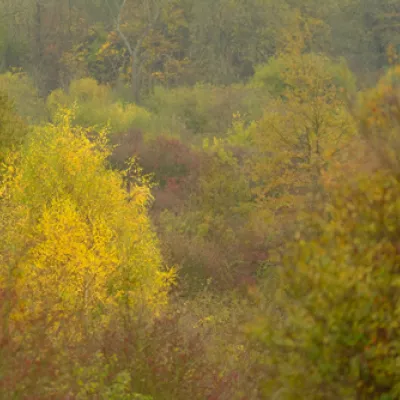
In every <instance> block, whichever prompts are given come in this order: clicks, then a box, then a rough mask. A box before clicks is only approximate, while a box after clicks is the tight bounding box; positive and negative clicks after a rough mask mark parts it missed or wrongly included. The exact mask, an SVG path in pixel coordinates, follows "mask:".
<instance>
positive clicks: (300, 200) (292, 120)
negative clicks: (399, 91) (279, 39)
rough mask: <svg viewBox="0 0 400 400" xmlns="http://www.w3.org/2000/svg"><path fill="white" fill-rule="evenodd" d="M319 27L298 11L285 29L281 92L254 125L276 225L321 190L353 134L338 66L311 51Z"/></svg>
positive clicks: (260, 183)
mask: <svg viewBox="0 0 400 400" xmlns="http://www.w3.org/2000/svg"><path fill="white" fill-rule="evenodd" d="M319 28H320V24H319V21H318V20H311V19H307V20H305V19H303V18H301V17H300V16H298V18H297V26H295V27H294V28H292V30H290V31H286V32H283V35H284V38H285V41H284V43H285V45H284V47H282V48H281V50H280V51H279V53H278V55H277V59H278V60H279V63H278V64H279V67H280V71H279V75H280V80H281V82H282V88H283V89H282V91H281V95H280V96H279V97H278V98H276V99H274V100H273V101H271V102H270V103H269V105H268V108H267V109H266V110H265V112H264V115H263V117H262V118H261V120H260V121H258V123H257V124H253V126H252V127H251V128H250V129H251V130H252V136H253V143H254V145H255V147H256V149H257V150H256V151H257V155H256V157H255V161H251V166H250V168H251V171H252V178H253V180H254V181H255V186H256V188H255V193H256V195H257V197H258V199H259V200H260V201H261V207H262V210H263V213H264V214H265V217H266V218H267V221H268V222H269V223H272V225H273V226H274V225H275V224H274V221H275V222H277V220H278V221H279V222H280V223H282V220H285V219H288V218H289V219H290V218H292V217H293V216H292V213H291V212H292V211H295V210H298V209H299V207H302V206H304V205H305V204H306V200H307V199H308V198H309V196H310V195H315V194H317V193H318V191H319V187H320V178H321V173H322V171H323V170H324V169H326V168H327V167H328V164H329V160H330V159H331V158H332V157H334V156H335V155H337V154H338V153H339V152H340V150H341V149H342V148H343V147H344V146H346V143H347V141H348V140H349V138H350V137H351V136H352V135H353V133H354V123H353V121H352V118H351V116H350V114H349V113H348V112H347V109H346V101H345V95H344V93H343V92H344V90H343V89H342V88H340V87H338V86H337V85H336V84H335V81H336V80H337V76H335V74H334V73H333V71H337V70H338V69H337V68H333V67H332V65H333V63H332V61H330V60H329V59H328V58H327V57H326V56H324V55H322V54H315V53H310V52H308V49H309V48H310V45H309V43H310V42H311V41H312V40H313V34H314V32H316V31H317V30H318V29H319ZM344 72H347V71H345V70H344Z"/></svg>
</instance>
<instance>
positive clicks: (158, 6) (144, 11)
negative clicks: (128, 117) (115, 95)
mask: <svg viewBox="0 0 400 400" xmlns="http://www.w3.org/2000/svg"><path fill="white" fill-rule="evenodd" d="M106 3H107V5H108V7H109V9H110V13H111V15H112V16H113V18H114V25H115V30H116V31H117V32H118V35H119V36H120V38H121V40H122V41H123V43H124V45H125V48H126V50H127V51H128V53H129V57H130V59H131V85H132V92H133V97H134V99H135V101H136V103H140V93H141V87H140V84H141V68H142V62H143V59H142V53H141V51H142V46H143V42H144V41H145V40H146V39H147V38H148V36H149V35H150V33H151V31H152V29H154V27H155V25H156V24H157V22H158V21H159V19H160V17H161V14H162V11H163V9H164V7H165V6H166V5H167V4H168V1H167V0H139V1H136V2H134V3H133V4H129V5H130V6H131V9H130V10H129V11H132V12H133V13H134V14H135V17H136V18H137V25H136V26H135V27H134V32H133V35H132V36H133V37H134V39H132V36H131V35H129V34H126V33H125V32H124V30H123V26H122V18H123V14H124V12H126V11H127V8H128V6H127V1H126V0H122V1H117V0H106Z"/></svg>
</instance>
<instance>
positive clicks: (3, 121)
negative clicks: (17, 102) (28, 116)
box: [0, 91, 28, 164]
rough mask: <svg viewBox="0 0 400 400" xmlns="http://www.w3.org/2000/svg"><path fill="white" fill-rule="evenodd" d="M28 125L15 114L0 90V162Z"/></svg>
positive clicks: (23, 135) (20, 141) (19, 141)
mask: <svg viewBox="0 0 400 400" xmlns="http://www.w3.org/2000/svg"><path fill="white" fill-rule="evenodd" d="M27 132H28V127H27V126H26V125H25V124H24V122H23V121H22V119H21V118H20V117H19V116H18V115H16V114H15V112H14V107H13V104H12V102H11V101H10V100H9V99H8V97H7V96H6V95H5V94H3V93H2V92H1V91H0V164H1V162H2V161H4V159H5V158H6V155H7V153H8V152H9V151H10V150H13V149H14V148H16V147H18V146H19V145H20V144H21V143H22V142H23V139H24V137H25V135H26V134H27Z"/></svg>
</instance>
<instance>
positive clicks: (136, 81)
mask: <svg viewBox="0 0 400 400" xmlns="http://www.w3.org/2000/svg"><path fill="white" fill-rule="evenodd" d="M131 79H132V82H131V84H132V94H133V99H134V101H135V103H136V104H140V102H141V96H140V94H141V93H140V92H141V87H140V63H139V60H138V56H137V52H134V53H133V54H132V72H131Z"/></svg>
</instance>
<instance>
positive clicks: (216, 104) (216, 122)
mask: <svg viewBox="0 0 400 400" xmlns="http://www.w3.org/2000/svg"><path fill="white" fill-rule="evenodd" d="M265 103H266V97H265V95H264V94H262V92H261V91H257V90H254V89H250V88H247V87H246V86H243V85H235V86H227V87H218V86H212V85H200V84H199V85H196V86H194V87H192V88H190V87H181V88H176V89H165V88H162V87H157V88H156V89H155V91H154V94H153V95H152V96H151V97H150V98H148V99H147V102H146V104H147V106H148V107H149V109H150V110H151V111H152V112H153V113H154V114H155V115H156V117H157V119H158V121H157V122H155V123H157V124H159V126H160V128H161V129H166V128H167V129H168V128H169V130H170V131H174V130H178V131H180V132H182V133H185V132H186V133H194V134H213V135H218V136H219V135H221V134H223V133H225V132H226V131H227V130H228V128H229V127H230V126H231V125H232V116H233V114H235V113H237V112H240V113H241V114H242V115H243V116H246V118H248V119H249V120H252V119H255V118H257V117H258V116H259V115H261V112H262V107H263V104H265Z"/></svg>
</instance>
